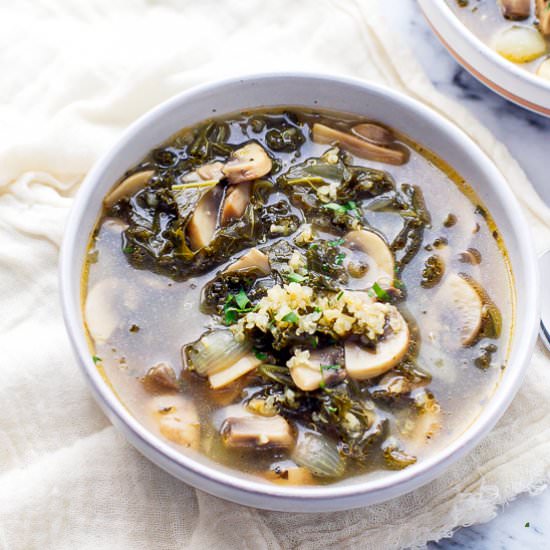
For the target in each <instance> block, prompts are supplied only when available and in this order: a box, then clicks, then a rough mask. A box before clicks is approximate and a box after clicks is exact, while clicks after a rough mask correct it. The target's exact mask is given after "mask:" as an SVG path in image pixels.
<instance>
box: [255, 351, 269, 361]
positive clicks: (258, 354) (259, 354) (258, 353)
mask: <svg viewBox="0 0 550 550" xmlns="http://www.w3.org/2000/svg"><path fill="white" fill-rule="evenodd" d="M254 356H255V357H256V359H259V360H260V361H266V360H267V353H264V352H263V351H260V350H257V349H254Z"/></svg>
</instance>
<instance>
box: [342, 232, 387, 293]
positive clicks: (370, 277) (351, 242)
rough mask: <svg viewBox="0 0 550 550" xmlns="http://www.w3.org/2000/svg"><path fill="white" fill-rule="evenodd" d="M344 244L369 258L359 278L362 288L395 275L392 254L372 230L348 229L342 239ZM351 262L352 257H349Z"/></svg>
mask: <svg viewBox="0 0 550 550" xmlns="http://www.w3.org/2000/svg"><path fill="white" fill-rule="evenodd" d="M344 246H346V247H347V248H349V249H350V250H352V251H353V250H357V251H360V252H362V253H364V254H366V256H368V258H369V260H370V261H369V262H368V270H367V272H366V274H365V275H364V276H363V277H362V278H361V279H360V283H361V286H362V287H363V288H364V289H367V288H370V287H371V286H372V285H373V284H374V283H375V282H376V281H378V280H380V279H389V280H390V281H393V279H394V275H395V262H394V259H393V254H392V252H391V250H390V248H389V246H388V245H387V244H386V242H385V241H384V239H383V238H382V237H380V235H378V234H377V233H375V232H374V231H367V230H366V229H358V230H356V231H350V232H349V233H348V234H347V235H346V237H345V241H344ZM350 261H351V262H353V258H350Z"/></svg>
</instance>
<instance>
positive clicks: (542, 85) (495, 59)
mask: <svg viewBox="0 0 550 550" xmlns="http://www.w3.org/2000/svg"><path fill="white" fill-rule="evenodd" d="M418 3H419V4H420V7H421V9H422V11H423V12H424V16H425V17H426V19H427V20H428V23H429V24H430V26H431V27H432V29H433V31H434V33H435V34H436V35H437V36H438V37H439V39H440V40H441V42H442V43H443V45H444V46H445V47H446V48H447V50H449V52H450V53H451V55H452V56H453V57H454V58H455V59H456V60H457V61H458V62H459V63H460V64H461V65H462V66H463V67H464V68H465V69H466V70H468V71H469V72H470V73H472V74H473V75H474V76H475V77H476V78H477V79H478V80H480V81H481V82H483V84H485V85H487V86H488V87H489V88H491V89H492V90H493V91H494V92H496V93H497V94H500V95H501V96H503V97H505V98H507V99H509V100H510V101H513V102H514V103H517V104H518V105H520V106H522V107H525V108H527V109H530V110H531V111H534V112H536V113H539V114H541V115H545V116H549V117H550V82H548V81H547V80H544V79H543V78H540V77H538V76H537V75H535V74H532V73H530V72H529V71H526V70H524V69H522V68H521V67H518V66H517V65H515V64H514V63H512V62H511V61H508V60H506V59H504V58H503V57H502V56H500V55H499V54H498V53H496V52H495V51H494V50H493V49H492V48H490V47H489V46H487V44H485V43H484V42H483V41H482V40H480V39H479V38H478V37H477V36H476V35H475V34H474V33H473V32H471V31H470V30H469V29H468V27H466V25H464V23H462V21H460V20H459V18H458V17H457V16H456V15H455V14H454V13H453V11H452V10H451V8H450V7H449V6H448V5H447V3H446V2H445V0H418Z"/></svg>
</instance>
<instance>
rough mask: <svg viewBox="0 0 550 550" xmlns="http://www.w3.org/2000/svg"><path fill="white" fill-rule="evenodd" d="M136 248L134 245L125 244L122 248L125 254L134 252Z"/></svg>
mask: <svg viewBox="0 0 550 550" xmlns="http://www.w3.org/2000/svg"><path fill="white" fill-rule="evenodd" d="M134 250H135V248H134V247H133V246H125V247H124V248H123V249H122V252H124V254H132V253H133V252H134Z"/></svg>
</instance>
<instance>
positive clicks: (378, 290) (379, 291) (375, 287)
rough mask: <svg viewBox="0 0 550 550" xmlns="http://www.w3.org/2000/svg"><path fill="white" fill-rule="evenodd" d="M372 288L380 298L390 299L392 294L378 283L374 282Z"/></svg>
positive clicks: (383, 299)
mask: <svg viewBox="0 0 550 550" xmlns="http://www.w3.org/2000/svg"><path fill="white" fill-rule="evenodd" d="M371 288H372V290H373V291H374V294H375V295H376V297H377V298H378V299H379V300H382V301H383V302H387V301H388V300H389V299H390V295H389V294H388V293H387V292H386V291H385V290H384V289H383V288H382V287H381V286H380V285H379V284H378V283H374V284H373V285H372V287H371Z"/></svg>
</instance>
